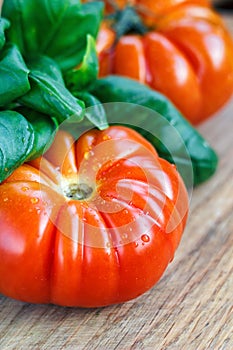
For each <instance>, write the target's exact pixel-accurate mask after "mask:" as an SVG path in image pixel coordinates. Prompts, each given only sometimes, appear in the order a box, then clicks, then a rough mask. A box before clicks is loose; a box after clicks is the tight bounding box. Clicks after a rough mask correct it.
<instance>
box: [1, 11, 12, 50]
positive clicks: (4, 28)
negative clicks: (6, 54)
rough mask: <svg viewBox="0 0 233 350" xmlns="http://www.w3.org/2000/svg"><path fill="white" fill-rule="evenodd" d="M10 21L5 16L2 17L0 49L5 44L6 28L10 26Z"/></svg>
mask: <svg viewBox="0 0 233 350" xmlns="http://www.w3.org/2000/svg"><path fill="white" fill-rule="evenodd" d="M9 26H10V22H9V21H7V20H6V19H5V18H2V17H0V50H1V49H2V48H3V46H4V45H5V41H6V38H5V33H4V32H5V30H6V29H7V28H9Z"/></svg>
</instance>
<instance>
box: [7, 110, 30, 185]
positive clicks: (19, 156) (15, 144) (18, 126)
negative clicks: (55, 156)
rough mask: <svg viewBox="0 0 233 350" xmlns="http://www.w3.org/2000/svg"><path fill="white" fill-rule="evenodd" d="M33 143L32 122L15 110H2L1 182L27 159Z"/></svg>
mask: <svg viewBox="0 0 233 350" xmlns="http://www.w3.org/2000/svg"><path fill="white" fill-rule="evenodd" d="M33 145H34V131H33V128H32V126H31V124H30V123H29V122H28V121H27V120H26V119H25V118H24V117H23V116H22V115H21V114H19V113H17V112H15V111H2V112H0V182H1V181H3V180H4V179H6V178H7V177H8V176H9V175H10V174H11V173H12V172H13V171H14V170H15V169H16V168H18V167H19V166H20V165H21V164H22V163H23V162H24V161H25V160H26V159H27V157H28V156H29V154H30V153H31V151H32V149H33Z"/></svg>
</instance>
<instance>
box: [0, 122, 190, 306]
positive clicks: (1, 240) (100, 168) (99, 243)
mask: <svg viewBox="0 0 233 350" xmlns="http://www.w3.org/2000/svg"><path fill="white" fill-rule="evenodd" d="M78 179H80V181H81V182H84V181H86V183H87V184H91V186H93V187H92V189H93V192H92V193H91V194H90V196H89V197H87V198H85V199H79V200H78V199H75V198H74V197H72V196H71V197H69V196H68V194H67V192H64V188H65V189H66V187H64V184H65V185H67V184H71V185H73V184H74V181H78ZM94 182H95V183H94ZM187 213H188V195H187V192H186V189H185V187H184V184H183V181H182V180H181V178H180V176H179V174H178V173H177V171H176V169H175V167H174V165H171V164H169V163H168V162H167V161H165V160H163V159H160V158H159V157H158V155H157V153H156V151H155V150H154V148H153V147H152V146H151V144H150V143H148V142H147V141H146V140H145V139H144V138H143V137H141V136H140V135H139V134H138V133H137V132H135V131H133V130H131V129H128V128H126V127H120V126H112V127H110V128H108V129H107V130H104V131H97V130H91V131H89V132H87V133H86V134H84V135H82V136H81V137H80V139H79V140H77V141H76V142H74V140H73V141H72V138H71V136H70V135H69V134H67V133H66V132H64V131H61V132H58V134H57V137H56V139H55V142H54V144H53V145H52V147H51V148H50V149H49V151H48V152H47V154H45V155H44V156H43V157H42V158H40V159H38V160H35V161H32V162H31V163H30V164H24V165H23V166H21V167H19V168H18V169H17V170H16V171H15V172H14V173H13V174H12V175H11V176H10V177H9V178H8V179H6V180H5V181H4V183H3V184H1V186H0V223H1V231H0V292H1V293H3V294H4V295H7V296H10V297H12V298H15V299H19V300H23V301H26V302H33V303H54V304H58V305H64V306H80V307H99V306H105V305H109V304H113V303H120V302H124V301H127V300H130V299H132V298H135V297H137V296H139V295H141V294H142V293H144V292H145V291H147V290H148V289H150V288H151V287H152V286H153V285H154V284H155V283H156V282H157V281H158V280H159V278H160V277H161V276H162V274H163V273H164V271H165V269H166V267H167V265H168V263H169V262H170V261H171V260H172V259H173V256H174V253H175V250H176V249H177V246H178V244H179V241H180V239H181V236H182V233H183V230H184V227H185V224H186V219H187Z"/></svg>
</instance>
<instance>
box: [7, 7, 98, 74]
mask: <svg viewBox="0 0 233 350" xmlns="http://www.w3.org/2000/svg"><path fill="white" fill-rule="evenodd" d="M102 10H103V3H102V2H100V1H97V2H91V3H86V4H80V1H78V0H64V1H51V0H37V1H31V0H21V1H18V0H7V1H4V3H3V8H2V14H3V16H4V17H6V18H7V19H9V20H10V21H11V27H10V29H9V31H8V38H9V40H10V41H12V42H14V43H16V44H17V45H18V46H19V48H20V51H21V52H22V53H23V55H24V56H26V57H30V56H31V55H36V54H38V53H39V54H44V55H46V56H50V57H52V58H54V59H55V60H56V61H57V62H58V64H59V65H60V67H61V68H62V69H70V68H73V67H75V66H76V65H77V64H79V63H80V62H81V60H82V57H83V55H84V53H85V47H86V36H87V34H90V35H92V36H93V37H96V35H97V33H98V29H99V26H100V21H101V19H102Z"/></svg>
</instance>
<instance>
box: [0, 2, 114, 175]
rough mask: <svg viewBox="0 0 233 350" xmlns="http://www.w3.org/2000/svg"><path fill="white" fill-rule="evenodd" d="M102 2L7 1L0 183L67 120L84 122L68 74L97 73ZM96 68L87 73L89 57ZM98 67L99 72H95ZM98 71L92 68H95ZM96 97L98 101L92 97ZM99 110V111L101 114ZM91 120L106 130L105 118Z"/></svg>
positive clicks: (0, 50)
mask: <svg viewBox="0 0 233 350" xmlns="http://www.w3.org/2000/svg"><path fill="white" fill-rule="evenodd" d="M102 12H103V4H102V3H101V2H92V3H87V4H82V3H80V2H79V1H78V0H75V1H74V0H65V1H50V0H38V1H31V0H21V1H17V0H5V1H4V4H3V7H2V17H0V181H3V180H4V179H5V178H6V177H7V176H9V175H10V174H11V173H12V171H13V170H14V169H16V168H17V167H18V166H19V165H21V164H22V163H23V162H25V161H27V160H30V159H32V158H35V157H38V156H39V155H41V154H43V153H44V151H45V150H46V149H47V148H48V146H49V145H50V144H51V142H52V140H53V137H54V135H55V132H56V130H57V128H58V126H59V124H61V123H62V122H63V121H65V120H71V121H72V122H75V123H77V122H79V123H80V122H81V121H82V120H83V118H84V116H85V108H86V103H85V101H84V99H85V100H88V101H87V103H89V101H90V100H91V96H89V99H87V97H86V96H84V98H83V99H81V98H79V97H78V94H76V96H75V95H74V94H73V93H72V92H71V91H69V89H68V88H67V86H66V83H65V81H64V77H65V76H66V74H67V72H68V71H70V70H71V71H72V70H75V67H77V66H78V65H80V63H81V62H83V63H82V68H81V72H80V73H79V78H80V79H81V81H83V82H86V83H88V82H89V80H88V79H89V78H87V76H88V74H89V75H90V74H91V73H90V72H91V70H92V71H94V75H93V74H92V79H93V78H94V77H95V78H96V76H97V74H98V62H97V63H96V60H97V58H96V52H95V40H94V39H95V38H96V36H97V33H98V30H99V26H100V22H101V19H102ZM93 57H94V66H95V67H94V66H93V65H92V68H91V70H89V68H88V65H89V62H90V59H93ZM96 64H97V68H96ZM93 67H94V68H93ZM92 99H94V97H93V98H92ZM99 109H100V108H99V107H98V111H99ZM86 117H87V120H91V122H92V125H93V124H94V126H97V127H101V128H103V125H105V127H106V126H107V122H106V116H105V115H104V113H103V115H102V116H101V115H100V114H97V116H96V117H94V118H90V116H88V113H87V115H86Z"/></svg>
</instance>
